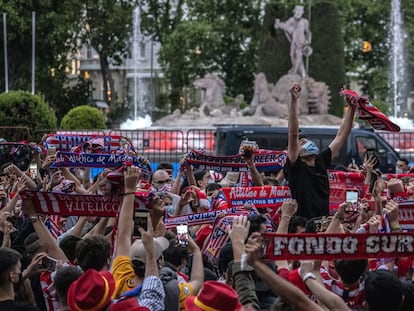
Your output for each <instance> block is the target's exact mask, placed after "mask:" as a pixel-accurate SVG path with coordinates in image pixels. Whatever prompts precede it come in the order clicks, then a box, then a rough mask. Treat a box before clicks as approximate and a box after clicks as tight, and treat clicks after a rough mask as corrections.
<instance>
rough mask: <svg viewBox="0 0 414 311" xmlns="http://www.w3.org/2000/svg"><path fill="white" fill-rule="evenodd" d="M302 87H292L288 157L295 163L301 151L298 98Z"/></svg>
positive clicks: (296, 85) (297, 85) (295, 85)
mask: <svg viewBox="0 0 414 311" xmlns="http://www.w3.org/2000/svg"><path fill="white" fill-rule="evenodd" d="M300 90H301V87H300V85H299V84H294V85H293V86H292V87H291V88H290V97H291V103H290V112H289V123H288V158H289V161H290V162H291V163H295V162H296V160H297V158H298V156H299V151H300V146H299V121H298V98H299V95H300Z"/></svg>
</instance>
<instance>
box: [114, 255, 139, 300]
mask: <svg viewBox="0 0 414 311" xmlns="http://www.w3.org/2000/svg"><path fill="white" fill-rule="evenodd" d="M112 275H113V277H114V279H115V291H114V294H113V295H112V298H113V299H116V298H118V297H119V296H120V295H121V294H122V293H125V292H126V291H129V290H131V289H133V288H135V286H134V285H131V280H133V279H134V278H135V271H134V268H133V267H132V262H131V257H128V256H117V257H115V259H114V261H113V263H112Z"/></svg>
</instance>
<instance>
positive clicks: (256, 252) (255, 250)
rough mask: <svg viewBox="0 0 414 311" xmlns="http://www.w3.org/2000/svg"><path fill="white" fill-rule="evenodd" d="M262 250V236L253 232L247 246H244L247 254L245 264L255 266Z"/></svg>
mask: <svg viewBox="0 0 414 311" xmlns="http://www.w3.org/2000/svg"><path fill="white" fill-rule="evenodd" d="M261 249H262V236H261V235H260V233H259V232H253V233H252V234H251V235H250V237H249V239H248V240H247V244H246V246H245V251H246V253H247V263H248V264H249V265H250V266H252V267H254V266H255V264H256V263H257V262H258V261H260V252H261Z"/></svg>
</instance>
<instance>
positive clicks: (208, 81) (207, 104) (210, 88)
mask: <svg viewBox="0 0 414 311" xmlns="http://www.w3.org/2000/svg"><path fill="white" fill-rule="evenodd" d="M193 85H194V87H196V88H200V89H203V90H204V91H205V93H204V100H203V103H202V105H201V106H200V115H201V116H209V115H210V113H211V112H212V111H213V110H215V109H223V107H225V103H224V98H223V96H224V94H225V90H226V85H225V84H224V81H223V80H222V79H220V78H219V77H218V76H216V75H214V74H206V75H205V76H204V78H201V79H197V80H195V81H194V83H193Z"/></svg>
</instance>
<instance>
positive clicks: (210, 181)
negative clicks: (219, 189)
mask: <svg viewBox="0 0 414 311" xmlns="http://www.w3.org/2000/svg"><path fill="white" fill-rule="evenodd" d="M215 182H216V181H215V180H214V179H209V180H208V183H209V184H214V183H215Z"/></svg>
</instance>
